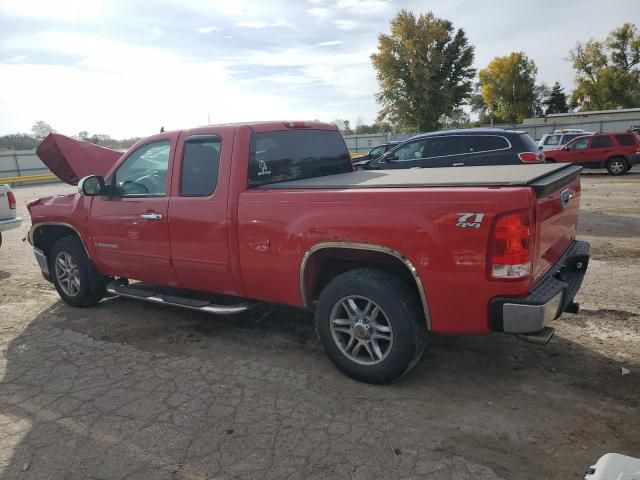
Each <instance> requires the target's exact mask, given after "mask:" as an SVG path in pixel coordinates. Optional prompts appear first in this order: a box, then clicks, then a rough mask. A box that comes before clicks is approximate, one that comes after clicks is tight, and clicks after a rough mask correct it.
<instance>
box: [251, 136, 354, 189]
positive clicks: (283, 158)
mask: <svg viewBox="0 0 640 480" xmlns="http://www.w3.org/2000/svg"><path fill="white" fill-rule="evenodd" d="M351 171H353V167H352V166H351V156H350V155H349V151H348V150H347V147H346V146H345V144H344V139H343V138H342V135H341V134H340V132H338V131H335V130H281V131H276V132H261V133H254V134H253V135H252V136H251V153H250V154H249V187H250V188H254V187H259V186H260V185H266V184H269V183H278V182H287V181H290V180H299V179H303V178H313V177H323V176H326V175H336V174H338V173H346V172H351Z"/></svg>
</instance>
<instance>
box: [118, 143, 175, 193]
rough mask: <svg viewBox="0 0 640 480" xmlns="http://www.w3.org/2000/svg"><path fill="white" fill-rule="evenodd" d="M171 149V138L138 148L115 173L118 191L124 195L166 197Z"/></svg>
mask: <svg viewBox="0 0 640 480" xmlns="http://www.w3.org/2000/svg"><path fill="white" fill-rule="evenodd" d="M169 151H170V142H169V140H162V141H159V142H153V143H149V144H147V145H143V146H142V147H140V148H138V149H137V150H136V151H135V152H133V153H132V154H131V155H130V156H129V157H128V158H127V159H126V160H125V161H124V163H123V164H122V165H120V167H119V168H118V170H117V171H116V173H115V178H114V186H115V189H116V193H117V194H118V195H119V196H123V197H164V196H165V195H166V193H167V169H168V166H169Z"/></svg>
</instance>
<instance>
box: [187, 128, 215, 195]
mask: <svg viewBox="0 0 640 480" xmlns="http://www.w3.org/2000/svg"><path fill="white" fill-rule="evenodd" d="M219 164H220V139H219V138H217V137H202V136H197V137H193V138H188V139H187V140H186V141H185V143H184V156H183V159H182V172H181V175H180V196H182V197H207V196H209V195H211V194H212V193H213V191H214V190H215V189H216V184H217V183H218V167H219Z"/></svg>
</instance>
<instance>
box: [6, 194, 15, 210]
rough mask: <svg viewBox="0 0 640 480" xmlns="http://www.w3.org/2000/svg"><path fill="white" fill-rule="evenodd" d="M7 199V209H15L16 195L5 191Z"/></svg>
mask: <svg viewBox="0 0 640 480" xmlns="http://www.w3.org/2000/svg"><path fill="white" fill-rule="evenodd" d="M7 200H9V209H11V210H15V209H16V196H15V195H14V194H13V192H7Z"/></svg>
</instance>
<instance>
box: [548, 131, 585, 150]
mask: <svg viewBox="0 0 640 480" xmlns="http://www.w3.org/2000/svg"><path fill="white" fill-rule="evenodd" d="M594 133H595V132H587V131H586V130H581V129H579V128H571V129H561V130H554V132H553V133H545V134H544V135H543V136H542V138H541V139H540V141H539V142H538V146H540V147H542V148H543V150H552V149H555V148H560V147H562V146H563V145H565V144H567V143H568V142H570V141H571V140H573V139H574V138H577V137H579V136H581V135H593V134H594Z"/></svg>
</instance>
